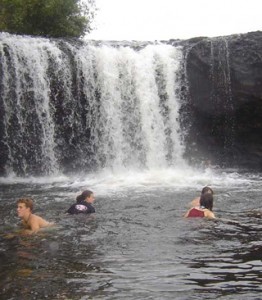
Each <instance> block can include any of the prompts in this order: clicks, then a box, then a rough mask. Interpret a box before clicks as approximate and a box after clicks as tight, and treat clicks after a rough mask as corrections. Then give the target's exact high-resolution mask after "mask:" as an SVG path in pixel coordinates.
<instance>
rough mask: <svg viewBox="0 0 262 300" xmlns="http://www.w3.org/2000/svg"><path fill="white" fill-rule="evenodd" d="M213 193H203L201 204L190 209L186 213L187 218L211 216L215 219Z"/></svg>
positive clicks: (210, 217)
mask: <svg viewBox="0 0 262 300" xmlns="http://www.w3.org/2000/svg"><path fill="white" fill-rule="evenodd" d="M212 209H213V195H212V194H211V193H205V194H202V195H201V197H200V206H196V207H193V208H191V209H189V210H188V211H187V212H186V214H185V215H184V217H185V218H204V217H205V218H209V219H214V218H215V215H214V213H213V212H212Z"/></svg>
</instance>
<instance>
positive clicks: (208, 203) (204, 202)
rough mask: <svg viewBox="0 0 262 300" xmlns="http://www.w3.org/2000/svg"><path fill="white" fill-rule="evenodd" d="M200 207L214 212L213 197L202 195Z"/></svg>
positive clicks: (206, 194) (207, 194) (208, 194)
mask: <svg viewBox="0 0 262 300" xmlns="http://www.w3.org/2000/svg"><path fill="white" fill-rule="evenodd" d="M200 206H203V207H205V208H207V209H209V210H211V211H212V209H213V195H212V194H210V193H205V194H202V195H201V197H200Z"/></svg>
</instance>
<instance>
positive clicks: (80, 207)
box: [67, 201, 95, 215]
mask: <svg viewBox="0 0 262 300" xmlns="http://www.w3.org/2000/svg"><path fill="white" fill-rule="evenodd" d="M67 213H69V214H71V215H75V214H81V213H82V214H91V213H95V208H94V207H93V206H92V205H91V204H90V203H87V202H86V201H81V202H79V203H74V204H73V205H71V206H70V207H69V209H68V210H67Z"/></svg>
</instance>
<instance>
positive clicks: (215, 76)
mask: <svg viewBox="0 0 262 300" xmlns="http://www.w3.org/2000/svg"><path fill="white" fill-rule="evenodd" d="M210 43H211V64H210V66H211V83H212V89H211V100H212V102H213V104H214V109H215V110H216V111H220V115H221V116H222V117H219V118H217V120H214V125H213V131H216V127H217V126H221V125H219V124H220V123H221V122H222V123H223V128H224V131H223V132H222V134H221V136H223V137H224V147H223V148H224V153H222V157H221V158H222V160H223V161H224V162H225V161H226V159H229V160H231V161H232V159H234V153H233V150H232V149H233V146H234V137H235V115H234V102H233V97H232V90H231V75H230V51H229V45H228V40H227V39H226V38H217V39H212V40H211V41H210Z"/></svg>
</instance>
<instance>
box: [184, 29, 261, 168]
mask: <svg viewBox="0 0 262 300" xmlns="http://www.w3.org/2000/svg"><path fill="white" fill-rule="evenodd" d="M185 53H186V54H185V55H186V57H187V60H186V62H187V63H186V73H187V74H186V75H187V80H188V94H189V97H188V99H189V100H188V101H189V105H188V109H187V110H188V111H187V114H188V118H190V119H191V121H192V123H191V126H190V127H189V128H188V135H187V156H188V157H189V158H191V159H192V157H194V159H193V160H196V161H203V160H211V162H212V163H214V164H219V165H220V166H225V167H236V166H237V167H242V168H248V169H250V168H251V169H257V170H261V169H262V32H252V33H247V34H241V35H232V36H227V37H218V38H212V39H210V38H197V39H191V40H188V41H186V42H185Z"/></svg>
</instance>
